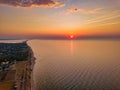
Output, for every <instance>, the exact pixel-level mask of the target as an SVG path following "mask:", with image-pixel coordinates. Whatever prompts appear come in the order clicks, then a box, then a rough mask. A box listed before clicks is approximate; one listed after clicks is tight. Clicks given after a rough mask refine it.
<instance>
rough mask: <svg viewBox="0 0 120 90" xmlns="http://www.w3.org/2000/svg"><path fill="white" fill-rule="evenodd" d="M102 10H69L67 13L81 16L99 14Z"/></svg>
mask: <svg viewBox="0 0 120 90" xmlns="http://www.w3.org/2000/svg"><path fill="white" fill-rule="evenodd" d="M100 10H102V8H96V9H92V10H89V9H81V8H69V9H67V11H66V14H70V13H80V14H96V13H99V11H100Z"/></svg>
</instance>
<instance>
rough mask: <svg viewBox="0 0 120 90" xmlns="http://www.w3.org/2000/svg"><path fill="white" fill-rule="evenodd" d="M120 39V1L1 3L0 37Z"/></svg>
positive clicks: (12, 0) (20, 0) (4, 0)
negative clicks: (95, 37)
mask: <svg viewBox="0 0 120 90" xmlns="http://www.w3.org/2000/svg"><path fill="white" fill-rule="evenodd" d="M70 35H72V36H84V37H86V36H112V37H116V36H120V0H0V38H35V37H49V36H51V37H57V36H70Z"/></svg>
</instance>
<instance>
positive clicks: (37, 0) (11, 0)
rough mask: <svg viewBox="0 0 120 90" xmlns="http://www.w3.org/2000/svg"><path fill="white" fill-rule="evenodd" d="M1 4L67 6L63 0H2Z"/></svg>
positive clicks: (0, 0) (15, 5)
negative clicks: (61, 0)
mask: <svg viewBox="0 0 120 90" xmlns="http://www.w3.org/2000/svg"><path fill="white" fill-rule="evenodd" d="M0 5H9V6H14V7H33V6H46V7H55V8H60V7H63V6H65V4H63V3H62V2H60V1H59V2H58V1H56V2H54V1H52V0H0Z"/></svg>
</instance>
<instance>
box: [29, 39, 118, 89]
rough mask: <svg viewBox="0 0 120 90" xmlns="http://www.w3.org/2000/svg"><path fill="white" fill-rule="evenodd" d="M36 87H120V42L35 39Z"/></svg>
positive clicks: (32, 41) (32, 45) (33, 46)
mask: <svg viewBox="0 0 120 90" xmlns="http://www.w3.org/2000/svg"><path fill="white" fill-rule="evenodd" d="M28 44H29V45H30V46H31V47H32V49H33V51H34V54H35V57H36V61H35V62H36V63H35V66H34V71H33V76H34V83H35V90H120V41H112V40H108V41H107V40H31V41H29V42H28Z"/></svg>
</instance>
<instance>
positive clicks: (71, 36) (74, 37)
mask: <svg viewBox="0 0 120 90" xmlns="http://www.w3.org/2000/svg"><path fill="white" fill-rule="evenodd" d="M67 38H68V39H76V38H77V36H76V35H73V34H69V35H67Z"/></svg>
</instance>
